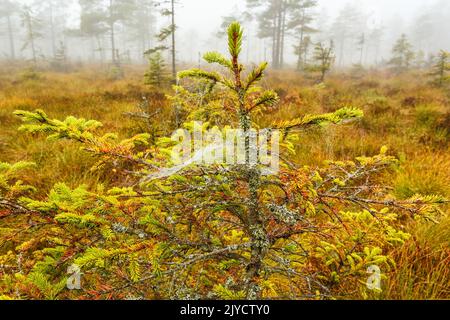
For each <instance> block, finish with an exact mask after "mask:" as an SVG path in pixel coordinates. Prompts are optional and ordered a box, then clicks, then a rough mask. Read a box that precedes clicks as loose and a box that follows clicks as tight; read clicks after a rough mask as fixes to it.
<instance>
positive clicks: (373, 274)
mask: <svg viewBox="0 0 450 320" xmlns="http://www.w3.org/2000/svg"><path fill="white" fill-rule="evenodd" d="M367 273H369V274H370V277H369V278H368V279H367V282H366V286H367V289H369V290H372V291H381V269H380V267H379V266H376V265H372V266H369V267H368V268H367Z"/></svg>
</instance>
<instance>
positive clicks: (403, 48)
mask: <svg viewBox="0 0 450 320" xmlns="http://www.w3.org/2000/svg"><path fill="white" fill-rule="evenodd" d="M414 56H415V54H414V51H413V46H412V45H411V43H410V42H409V40H408V37H407V36H406V35H405V34H402V35H401V37H400V39H398V40H397V42H396V43H395V45H394V47H393V48H392V59H391V61H390V63H389V64H391V65H392V66H393V69H394V71H395V72H397V73H400V72H404V71H406V70H408V69H409V67H410V66H411V62H412V61H413V59H414Z"/></svg>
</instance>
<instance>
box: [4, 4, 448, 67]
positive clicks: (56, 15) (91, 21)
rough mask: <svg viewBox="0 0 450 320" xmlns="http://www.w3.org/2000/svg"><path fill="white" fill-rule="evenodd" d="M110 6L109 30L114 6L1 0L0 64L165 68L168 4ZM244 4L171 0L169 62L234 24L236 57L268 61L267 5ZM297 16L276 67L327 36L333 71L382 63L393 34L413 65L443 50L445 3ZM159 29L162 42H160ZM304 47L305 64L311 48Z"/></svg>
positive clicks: (322, 7)
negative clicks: (159, 61)
mask: <svg viewBox="0 0 450 320" xmlns="http://www.w3.org/2000/svg"><path fill="white" fill-rule="evenodd" d="M116 1H118V2H117V4H116V5H117V7H115V10H116V11H115V12H114V13H112V16H114V17H115V18H113V19H114V28H113V29H111V28H109V25H108V23H109V22H108V21H110V20H107V18H105V17H107V16H108V12H109V11H108V10H109V9H108V6H109V5H111V4H114V1H113V0H93V1H86V0H41V1H36V0H0V59H3V60H9V59H15V60H32V59H34V60H40V61H49V60H51V59H54V58H55V57H57V56H58V55H59V56H60V59H61V55H63V56H64V57H63V58H64V59H68V60H71V61H75V62H95V63H108V62H111V61H114V60H120V61H121V62H122V63H145V62H146V59H145V57H144V55H143V53H144V52H145V51H147V50H151V49H152V48H162V47H166V49H167V50H164V51H163V56H164V57H165V58H166V59H167V61H168V62H169V61H170V59H171V54H172V53H171V50H170V45H171V37H170V36H168V35H169V33H170V30H168V26H169V29H170V25H171V23H172V15H171V10H172V9H171V1H156V0H155V1H150V0H129V1H126V0H116ZM251 2H253V3H257V2H258V1H255V0H253V1H252V0H249V1H244V0H228V1H220V0H178V1H176V2H175V3H174V13H175V14H174V18H175V25H176V29H175V30H176V32H175V40H176V49H175V51H176V62H177V63H188V64H198V63H199V57H200V55H201V54H202V53H204V52H205V51H209V50H219V51H224V50H225V49H226V42H225V37H224V34H223V31H224V26H225V25H226V23H227V22H229V21H231V20H235V19H237V20H240V22H241V23H242V24H243V26H244V28H245V32H246V38H245V43H244V48H245V49H244V51H243V53H242V54H243V60H244V61H245V62H246V63H253V62H255V63H256V62H259V61H261V60H267V61H269V62H271V63H272V65H273V64H274V63H273V61H274V50H275V49H274V47H275V45H274V41H275V40H274V37H273V35H271V34H270V32H271V31H270V30H272V29H270V26H268V25H267V23H268V21H270V19H269V20H264V21H262V20H261V19H262V18H261V17H262V16H264V15H265V14H266V15H267V14H268V12H269V11H268V10H269V9H268V7H264V5H261V6H254V7H251V6H248V4H249V3H251ZM259 2H260V3H263V4H264V2H267V3H269V2H270V1H259ZM272 2H273V1H272ZM294 2H295V1H294ZM299 2H301V1H299ZM306 14H307V17H308V19H307V21H306V23H304V24H301V26H303V31H305V34H303V35H302V36H301V37H300V30H301V27H299V25H298V23H297V25H295V23H293V24H292V25H295V26H293V27H292V28H290V27H289V19H292V20H295V19H296V17H295V16H294V15H295V12H290V11H289V9H288V10H287V13H286V17H285V19H287V22H286V29H285V30H284V29H283V40H282V43H281V44H278V47H280V45H281V47H282V48H281V49H279V48H278V50H281V53H278V55H280V54H281V55H282V56H283V57H282V58H281V62H280V58H279V57H278V58H277V61H278V62H280V63H279V64H280V65H279V66H278V67H286V66H293V65H295V64H298V63H299V60H301V59H303V58H299V46H300V47H301V46H302V43H303V44H304V43H305V41H304V40H305V37H307V38H308V41H309V42H310V43H311V44H314V43H316V42H324V43H328V42H329V41H330V40H332V41H333V43H334V47H335V52H336V66H337V67H345V66H350V65H354V64H357V63H361V64H362V65H365V66H377V65H382V64H383V63H386V61H388V60H389V59H390V57H391V51H392V47H393V45H394V44H395V42H396V41H397V40H398V39H399V37H400V36H401V35H402V34H406V35H407V37H408V40H409V42H410V43H411V44H412V45H413V50H414V52H415V53H416V59H423V60H424V61H425V60H427V59H429V58H430V57H431V56H432V55H434V54H436V53H437V52H438V51H439V50H442V49H443V50H450V36H449V35H450V1H448V0H358V1H349V0H318V1H317V5H316V6H312V7H310V8H308V9H307V11H306ZM291 15H292V17H291ZM110 17H111V16H110ZM105 19H106V20H105ZM105 21H106V22H105ZM264 28H266V29H267V30H269V31H270V32H269V33H268V32H267V30H264ZM111 30H113V31H111ZM164 31H166V34H165V36H166V38H164V37H161V33H164ZM111 32H113V41H114V43H113V44H111ZM163 36H164V35H163ZM30 38H32V39H30ZM158 38H159V39H158ZM300 38H301V39H300ZM111 46H113V47H114V51H113V50H112V48H111ZM303 49H304V50H305V52H304V53H303V55H304V59H305V60H306V59H307V57H308V54H309V53H308V50H309V51H311V50H312V48H309V49H308V48H306V49H305V48H303ZM300 55H301V54H300ZM33 56H34V57H33Z"/></svg>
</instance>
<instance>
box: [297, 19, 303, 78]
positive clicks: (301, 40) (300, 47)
mask: <svg viewBox="0 0 450 320" xmlns="http://www.w3.org/2000/svg"><path fill="white" fill-rule="evenodd" d="M303 37H304V30H303V26H302V29H301V31H300V43H299V44H298V60H297V70H301V69H302V62H303V54H302V47H303Z"/></svg>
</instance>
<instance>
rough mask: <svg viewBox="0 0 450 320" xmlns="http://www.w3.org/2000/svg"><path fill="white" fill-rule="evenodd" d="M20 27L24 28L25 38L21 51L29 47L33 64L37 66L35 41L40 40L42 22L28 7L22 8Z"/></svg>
mask: <svg viewBox="0 0 450 320" xmlns="http://www.w3.org/2000/svg"><path fill="white" fill-rule="evenodd" d="M21 15H22V26H23V27H24V28H25V31H26V36H25V42H24V44H23V46H22V51H23V50H25V49H26V48H27V47H30V50H31V56H32V61H33V64H34V65H36V64H37V57H38V49H37V47H36V40H37V39H39V38H42V34H41V33H40V31H41V29H42V22H41V20H40V19H38V18H37V16H36V14H35V12H34V11H33V9H32V8H31V7H30V6H24V7H23V9H22V12H21Z"/></svg>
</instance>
